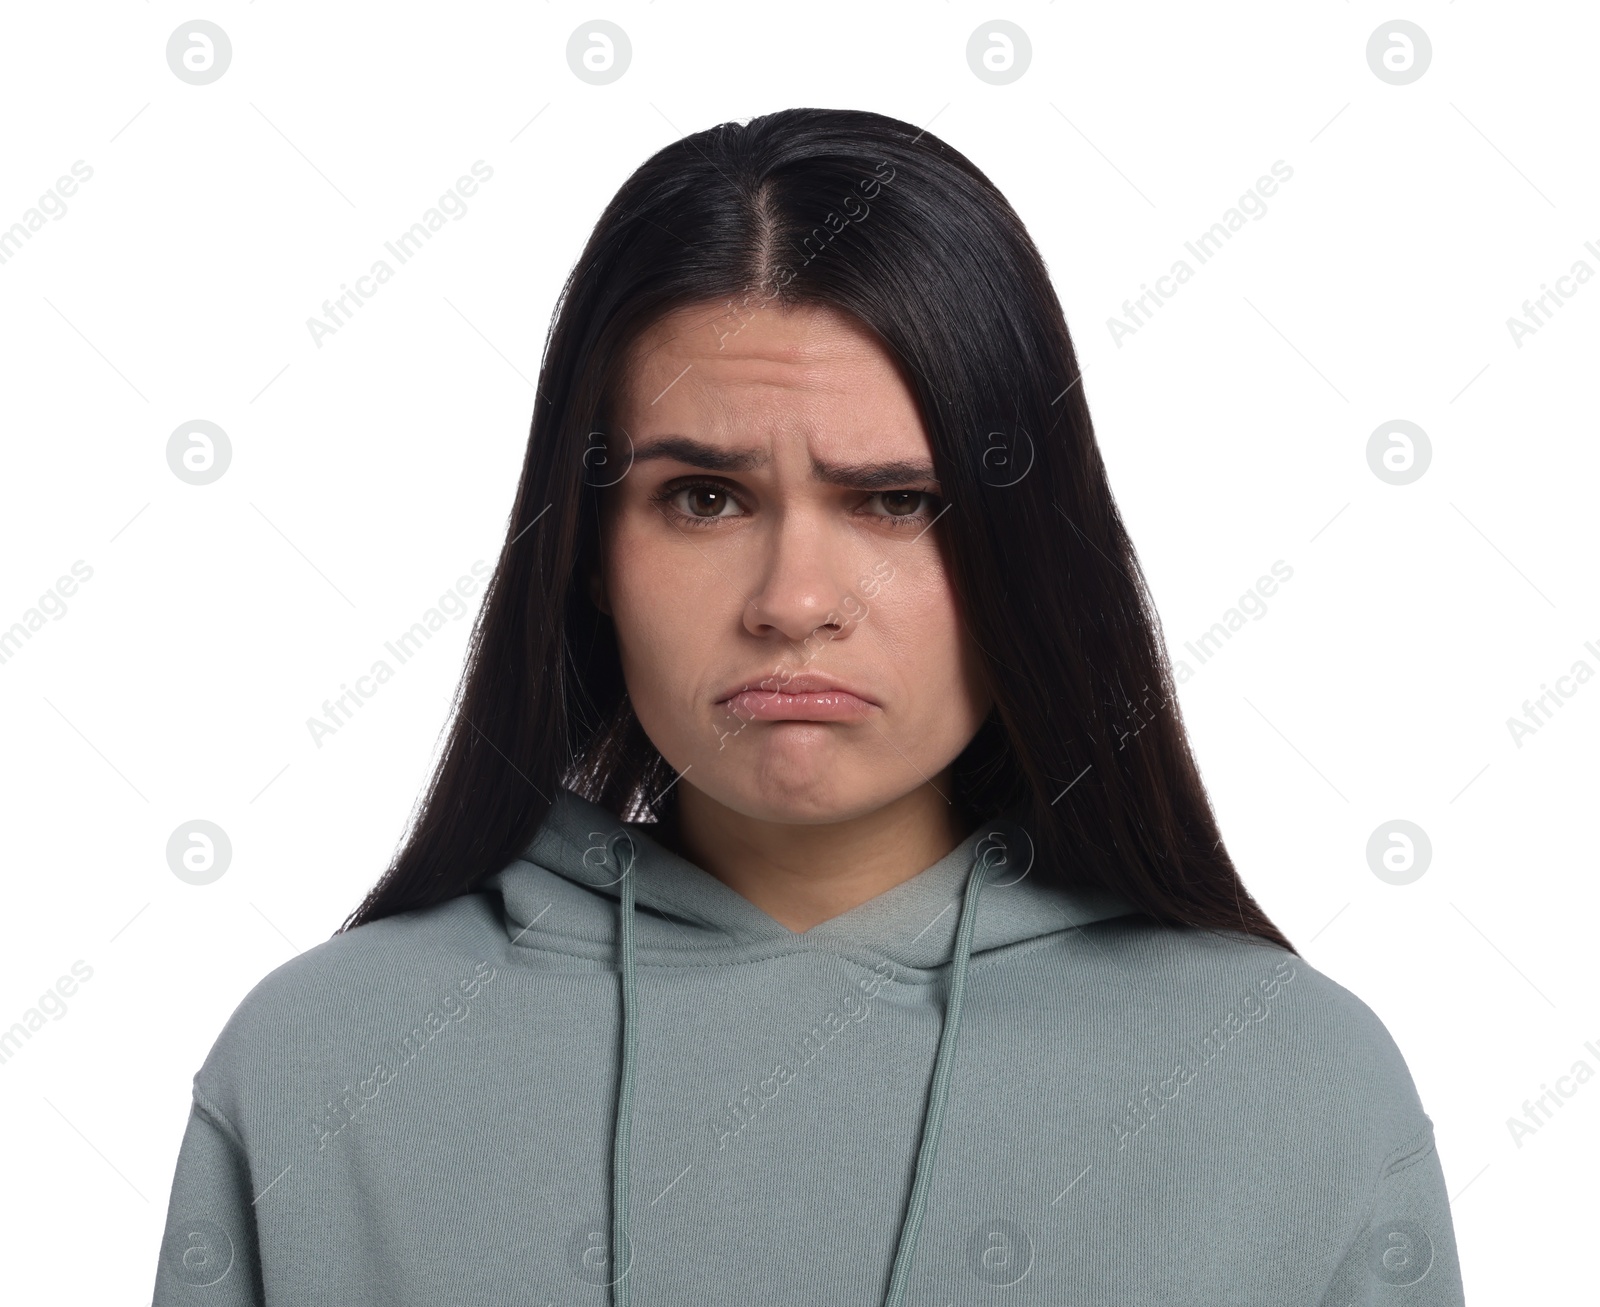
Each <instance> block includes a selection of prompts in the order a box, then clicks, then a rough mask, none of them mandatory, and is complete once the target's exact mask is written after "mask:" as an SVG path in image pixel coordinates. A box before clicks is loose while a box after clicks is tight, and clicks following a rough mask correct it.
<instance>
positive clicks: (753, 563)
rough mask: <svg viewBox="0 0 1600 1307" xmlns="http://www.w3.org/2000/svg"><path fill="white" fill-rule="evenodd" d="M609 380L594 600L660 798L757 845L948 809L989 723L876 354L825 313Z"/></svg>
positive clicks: (761, 321)
mask: <svg viewBox="0 0 1600 1307" xmlns="http://www.w3.org/2000/svg"><path fill="white" fill-rule="evenodd" d="M630 362H631V366H630V367H629V369H628V385H627V387H626V390H627V394H626V395H625V396H624V397H622V403H621V406H620V408H619V412H618V427H619V428H620V431H619V433H618V434H617V435H615V436H613V437H612V438H611V444H612V446H613V457H612V459H611V461H610V462H609V464H608V466H609V467H611V468H614V469H617V470H618V471H620V470H621V469H622V468H626V469H627V471H626V473H625V474H624V475H622V477H621V479H620V480H619V481H617V482H616V483H615V484H614V485H612V486H610V487H609V488H607V489H606V490H605V491H604V494H603V505H602V566H601V574H600V576H599V577H597V578H594V585H595V589H594V595H595V599H596V602H597V603H598V604H599V605H600V606H601V608H602V609H604V610H605V611H607V612H609V613H610V614H611V616H612V618H613V620H614V622H615V625H616V630H617V639H618V642H619V646H620V652H621V656H622V669H623V674H624V676H625V678H626V681H627V687H628V694H629V697H630V699H631V700H632V703H633V708H634V711H635V713H637V715H638V718H639V721H640V724H641V725H642V726H643V727H644V730H645V732H646V734H648V735H649V737H650V739H651V741H652V742H653V743H654V744H655V746H656V748H657V749H659V750H660V752H661V754H662V756H663V757H664V758H665V759H666V760H667V762H668V763H670V764H671V765H672V766H673V768H675V769H676V770H677V771H678V772H679V773H680V774H682V775H683V779H682V780H681V781H680V782H678V783H679V784H684V785H692V786H694V787H696V788H697V789H699V790H700V791H702V792H703V793H704V794H706V795H708V796H709V797H710V798H711V799H713V800H715V801H716V802H718V803H720V804H722V805H724V806H725V807H728V808H730V809H733V810H734V811H736V812H739V813H741V814H743V815H744V816H747V817H751V818H755V819H759V820H766V821H777V822H805V823H821V822H831V821H842V820H846V819H849V818H852V817H859V816H862V815H865V814H867V813H871V812H875V811H877V810H878V809H880V808H882V807H883V806H884V805H886V804H888V803H890V802H892V801H894V800H896V799H899V798H901V797H902V796H904V795H906V794H908V793H910V792H911V791H912V790H914V789H916V788H917V787H918V786H923V785H929V784H933V785H935V786H936V787H937V789H938V790H939V792H940V793H941V794H942V795H944V796H945V797H946V798H949V797H951V791H950V784H949V775H948V773H947V770H946V769H947V768H948V767H949V766H950V764H951V762H952V761H953V760H954V759H955V758H956V756H957V755H958V754H959V753H960V752H961V750H962V749H963V748H964V747H965V746H966V745H967V743H968V741H970V740H971V739H972V737H973V735H974V734H976V732H977V730H978V727H979V726H980V725H981V724H982V722H983V719H984V716H985V715H986V714H987V712H988V710H989V706H990V700H989V696H988V694H987V692H986V691H985V690H984V688H983V685H982V683H981V681H980V678H979V675H978V672H977V667H978V661H977V656H976V650H975V648H974V647H973V645H972V642H971V639H970V637H968V636H967V634H966V630H965V627H964V625H963V623H962V621H961V617H960V614H959V612H958V610H957V602H956V596H955V594H954V592H953V590H952V589H951V585H950V579H949V577H948V575H947V573H946V569H945V565H944V560H943V557H942V555H941V550H940V546H939V534H938V533H939V527H938V526H937V525H935V524H934V523H935V519H936V518H937V517H938V515H939V512H940V510H941V508H942V507H943V504H942V501H941V500H940V499H939V498H938V490H939V483H938V482H937V481H936V480H935V479H934V477H933V467H932V461H933V460H932V456H931V453H930V450H929V446H928V438H927V434H926V433H925V431H924V430H923V426H922V421H921V418H920V416H919V414H918V411H917V407H916V403H915V401H914V400H913V398H912V395H911V392H910V391H909V390H908V389H907V388H906V385H905V383H904V382H903V381H902V380H901V377H900V375H899V373H898V372H897V370H896V369H895V367H894V365H893V363H892V362H891V360H890V358H889V356H888V354H887V353H886V352H885V351H884V350H883V348H882V346H880V345H879V344H878V343H877V341H876V340H875V338H874V337H873V336H872V335H871V334H870V333H869V332H868V331H867V330H866V329H865V328H863V327H861V326H860V325H859V324H858V323H856V322H855V320H854V319H852V318H850V317H848V316H847V315H844V314H842V313H839V312H838V311H836V310H832V309H828V308H819V307H802V308H792V309H789V310H786V311H784V310H779V309H778V308H776V307H770V306H763V307H760V308H754V309H748V308H741V309H732V308H730V307H729V306H728V305H725V304H720V305H711V306H709V307H704V308H691V309H682V310H679V311H677V312H675V313H673V314H670V315H669V316H667V317H666V318H664V319H662V320H661V321H660V322H658V323H657V324H656V325H655V326H654V327H653V328H651V329H650V330H649V331H648V332H647V333H646V334H645V335H644V336H643V337H642V338H641V340H640V341H639V343H638V345H637V346H636V348H635V349H634V351H633V354H632V356H631V360H630ZM630 451H631V461H630ZM830 688H831V689H833V690H834V691H835V692H834V693H828V692H826V691H827V690H828V689H830ZM819 689H820V690H822V691H823V692H821V693H818V692H816V691H818V690H819ZM837 691H849V692H853V694H854V696H856V697H855V698H852V697H850V695H849V694H842V693H839V692H837ZM741 692H743V693H741Z"/></svg>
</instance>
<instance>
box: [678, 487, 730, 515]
mask: <svg viewBox="0 0 1600 1307" xmlns="http://www.w3.org/2000/svg"><path fill="white" fill-rule="evenodd" d="M683 494H684V495H685V497H686V498H687V500H688V505H689V512H690V513H691V514H692V515H693V516H695V517H721V516H722V514H723V513H724V512H725V511H726V509H727V506H728V492H727V491H726V490H719V489H717V487H716V486H689V487H688V488H687V489H685V490H684V491H683Z"/></svg>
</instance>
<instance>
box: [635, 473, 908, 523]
mask: <svg viewBox="0 0 1600 1307" xmlns="http://www.w3.org/2000/svg"><path fill="white" fill-rule="evenodd" d="M685 490H716V491H719V492H720V493H722V494H724V495H727V496H728V498H729V499H732V500H733V501H734V502H735V503H738V502H739V501H738V497H737V496H736V495H735V494H734V493H733V492H732V491H731V490H729V489H728V487H727V486H725V485H723V484H722V483H721V482H720V481H676V482H669V483H668V484H667V485H664V486H662V487H661V489H659V490H657V491H656V492H655V494H653V495H651V496H650V502H651V503H653V504H659V505H660V506H661V507H663V508H664V509H665V510H666V511H667V512H669V513H671V514H672V516H673V517H674V518H676V519H677V520H678V521H679V522H682V523H684V524H686V525H687V526H689V527H691V528H704V527H711V526H715V525H716V524H717V523H718V522H720V521H722V520H723V515H722V514H718V515H717V516H716V517H700V516H699V515H698V514H695V513H685V512H684V511H683V510H682V509H680V508H678V507H677V505H676V504H674V503H673V502H672V501H673V500H675V499H677V497H678V496H679V495H681V494H682V493H683V492H684V491H685ZM872 494H873V496H874V497H876V496H878V495H921V496H922V498H923V500H924V501H925V502H926V503H927V504H931V505H933V506H934V508H927V507H925V508H923V509H922V510H920V511H919V512H916V513H904V514H893V513H868V514H867V516H868V517H872V518H876V519H878V520H879V521H882V522H886V523H888V525H889V526H890V528H891V529H899V528H900V527H907V526H923V525H924V524H926V523H927V522H928V520H929V519H930V518H932V517H935V516H937V513H936V512H935V508H937V506H938V504H939V502H940V499H939V496H938V495H936V494H934V493H933V491H931V490H911V489H905V490H875V491H873V492H872ZM741 507H743V505H741ZM732 516H734V517H739V516H742V514H737V513H735V514H733V515H732Z"/></svg>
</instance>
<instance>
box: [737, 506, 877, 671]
mask: <svg viewBox="0 0 1600 1307" xmlns="http://www.w3.org/2000/svg"><path fill="white" fill-rule="evenodd" d="M820 519H821V515H820V514H813V513H809V512H805V511H803V510H801V511H795V510H792V509H791V510H789V511H785V512H784V513H783V514H782V515H781V517H779V518H778V519H777V521H776V522H775V523H774V524H773V526H772V527H771V529H770V530H769V531H767V532H765V533H764V536H763V539H762V541H761V544H760V552H759V562H758V564H757V566H758V568H759V572H758V574H757V581H756V585H755V588H754V589H753V590H752V591H751V593H750V597H749V599H748V600H747V602H746V603H745V607H744V627H745V630H747V631H749V632H750V633H751V634H752V635H757V636H762V637H764V638H771V637H772V636H773V635H774V634H777V635H781V636H783V637H784V638H786V639H789V640H792V641H795V642H796V643H800V642H803V641H805V640H806V639H808V638H809V637H811V636H812V635H813V634H815V633H818V632H821V637H820V638H823V639H827V640H838V639H842V638H843V637H844V636H846V635H847V634H849V632H850V629H851V626H852V621H851V615H852V614H853V613H859V612H860V611H861V605H860V604H859V602H854V603H853V602H852V599H853V597H854V592H853V591H852V590H851V589H850V581H849V578H850V558H849V553H850V550H849V547H848V544H847V542H845V541H843V540H840V539H838V538H836V537H835V536H834V535H833V533H832V532H830V531H829V529H828V526H827V524H825V523H824V522H823V521H822V520H820Z"/></svg>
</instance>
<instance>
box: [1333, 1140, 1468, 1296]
mask: <svg viewBox="0 0 1600 1307" xmlns="http://www.w3.org/2000/svg"><path fill="white" fill-rule="evenodd" d="M1464 1302H1465V1299H1464V1297H1463V1294H1462V1288H1461V1264H1460V1262H1459V1260H1458V1259H1457V1256H1456V1239H1455V1229H1454V1226H1453V1225H1452V1223H1451V1220H1450V1196H1449V1193H1448V1191H1447V1190H1446V1189H1445V1182H1444V1171H1443V1169H1442V1168H1441V1167H1440V1165H1439V1154H1438V1151H1437V1150H1436V1149H1435V1147H1434V1139H1433V1122H1432V1121H1429V1122H1428V1123H1427V1125H1426V1126H1424V1127H1423V1129H1422V1130H1421V1131H1419V1132H1418V1133H1417V1134H1416V1135H1414V1136H1413V1137H1412V1138H1411V1139H1409V1140H1408V1141H1407V1142H1406V1143H1404V1144H1402V1145H1400V1147H1398V1148H1396V1149H1395V1150H1394V1151H1393V1152H1391V1153H1390V1154H1389V1155H1388V1156H1387V1157H1385V1158H1384V1159H1383V1163H1382V1165H1381V1166H1380V1167H1379V1169H1378V1177H1377V1183H1376V1187H1375V1191H1374V1194H1373V1198H1372V1202H1371V1203H1370V1204H1369V1206H1368V1208H1367V1212H1366V1219H1365V1221H1364V1222H1363V1224H1362V1226H1361V1228H1360V1229H1358V1230H1357V1231H1355V1233H1354V1237H1353V1238H1352V1239H1351V1240H1350V1242H1349V1244H1348V1246H1347V1247H1346V1249H1345V1253H1344V1256H1343V1258H1342V1259H1341V1261H1340V1263H1339V1268H1338V1270H1337V1271H1335V1272H1334V1276H1333V1280H1332V1282H1331V1283H1330V1284H1329V1285H1328V1289H1327V1291H1326V1293H1324V1295H1323V1297H1322V1301H1321V1304H1320V1307H1463V1304H1464Z"/></svg>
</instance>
